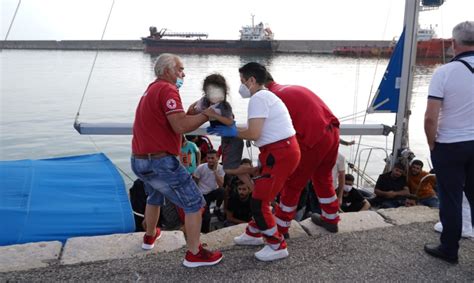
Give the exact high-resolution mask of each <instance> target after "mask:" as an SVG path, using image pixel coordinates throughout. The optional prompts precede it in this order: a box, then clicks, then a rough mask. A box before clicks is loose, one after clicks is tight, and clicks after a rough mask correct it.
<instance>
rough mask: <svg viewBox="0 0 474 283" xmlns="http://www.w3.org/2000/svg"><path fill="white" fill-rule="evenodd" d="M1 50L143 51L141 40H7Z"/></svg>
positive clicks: (0, 44)
mask: <svg viewBox="0 0 474 283" xmlns="http://www.w3.org/2000/svg"><path fill="white" fill-rule="evenodd" d="M0 48H1V49H43V50H97V49H99V50H137V51H138V50H140V51H141V50H143V43H142V41H141V40H61V41H56V40H7V41H1V43H0Z"/></svg>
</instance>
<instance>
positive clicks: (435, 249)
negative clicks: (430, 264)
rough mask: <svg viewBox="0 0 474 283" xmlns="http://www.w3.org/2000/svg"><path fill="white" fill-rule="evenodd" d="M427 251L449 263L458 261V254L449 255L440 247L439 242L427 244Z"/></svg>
mask: <svg viewBox="0 0 474 283" xmlns="http://www.w3.org/2000/svg"><path fill="white" fill-rule="evenodd" d="M425 252H426V253H427V254H429V255H431V256H434V257H437V258H439V259H442V260H444V261H447V262H449V263H458V257H457V256H450V255H447V254H446V253H445V252H443V251H442V250H441V249H440V246H439V245H437V244H426V245H425Z"/></svg>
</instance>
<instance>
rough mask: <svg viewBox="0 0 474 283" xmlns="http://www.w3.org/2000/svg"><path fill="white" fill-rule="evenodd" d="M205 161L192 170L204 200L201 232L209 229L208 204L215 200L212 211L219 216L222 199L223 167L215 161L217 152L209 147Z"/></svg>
mask: <svg viewBox="0 0 474 283" xmlns="http://www.w3.org/2000/svg"><path fill="white" fill-rule="evenodd" d="M206 160H207V162H206V163H203V164H201V165H199V166H198V167H197V168H196V170H195V171H194V174H193V177H194V180H195V181H196V184H197V185H198V187H199V190H200V191H201V193H202V194H203V196H204V199H205V200H206V215H205V216H206V217H204V219H205V220H204V219H203V222H202V228H201V231H202V232H203V233H207V232H209V229H210V210H209V208H210V205H211V203H212V202H213V201H216V208H215V209H214V213H215V214H216V216H218V217H219V214H220V210H219V208H220V207H221V205H222V202H223V201H224V189H223V185H224V175H225V173H224V169H223V168H222V165H220V164H218V162H217V152H216V151H215V150H214V149H211V150H210V151H208V152H207V156H206Z"/></svg>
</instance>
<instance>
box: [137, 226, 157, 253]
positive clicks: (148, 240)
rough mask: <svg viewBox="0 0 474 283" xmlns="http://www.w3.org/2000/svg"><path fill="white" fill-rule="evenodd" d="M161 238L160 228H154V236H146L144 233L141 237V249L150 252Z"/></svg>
mask: <svg viewBox="0 0 474 283" xmlns="http://www.w3.org/2000/svg"><path fill="white" fill-rule="evenodd" d="M160 237H161V230H160V228H158V227H156V231H155V236H148V235H147V234H146V233H145V235H144V236H143V244H142V249H144V250H151V249H153V247H154V246H155V241H156V240H158V239H159V238H160Z"/></svg>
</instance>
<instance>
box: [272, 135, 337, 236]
mask: <svg viewBox="0 0 474 283" xmlns="http://www.w3.org/2000/svg"><path fill="white" fill-rule="evenodd" d="M324 135H325V137H324V138H322V139H321V142H320V143H319V144H317V145H315V146H314V147H313V148H305V147H303V146H302V147H301V160H300V163H299V164H298V167H297V168H296V170H295V171H294V173H293V174H292V175H291V176H290V177H289V178H288V180H287V182H286V183H285V185H284V187H283V189H282V192H281V195H280V202H281V203H283V204H284V205H285V206H287V207H293V206H297V205H298V201H299V199H300V195H301V192H302V191H303V189H304V187H305V186H306V184H307V182H308V180H309V179H311V180H312V182H313V186H314V190H315V193H316V195H317V196H318V198H330V197H333V196H334V195H335V194H336V192H335V189H334V185H333V178H332V168H333V167H334V165H335V164H336V160H337V152H338V149H339V129H338V128H336V127H333V128H332V129H327V131H326V133H324ZM321 210H322V211H324V212H326V213H328V214H335V213H337V211H338V210H339V202H338V200H337V199H336V200H335V201H333V202H331V203H328V204H323V203H322V204H321ZM295 214H296V210H294V211H291V212H285V211H283V210H282V209H281V208H280V207H277V209H276V217H278V218H279V219H281V220H283V221H291V220H292V219H293V218H294V217H295ZM325 220H327V222H328V223H338V222H339V217H337V218H336V219H332V220H329V219H325ZM278 229H279V230H280V233H287V232H288V227H281V226H279V227H278Z"/></svg>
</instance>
